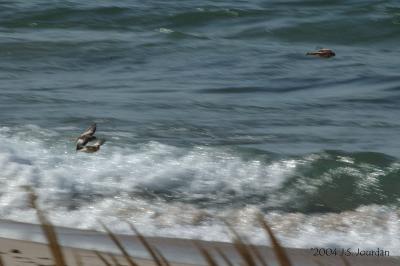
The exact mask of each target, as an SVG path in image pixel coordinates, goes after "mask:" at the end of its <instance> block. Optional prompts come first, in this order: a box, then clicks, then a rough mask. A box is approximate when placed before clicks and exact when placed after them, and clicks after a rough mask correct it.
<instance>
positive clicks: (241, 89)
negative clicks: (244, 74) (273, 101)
mask: <svg viewBox="0 0 400 266" xmlns="http://www.w3.org/2000/svg"><path fill="white" fill-rule="evenodd" d="M265 91H266V89H265V88H261V87H236V88H235V87H229V88H215V89H201V90H198V92H200V93H217V94H219V93H222V94H225V93H257V92H265Z"/></svg>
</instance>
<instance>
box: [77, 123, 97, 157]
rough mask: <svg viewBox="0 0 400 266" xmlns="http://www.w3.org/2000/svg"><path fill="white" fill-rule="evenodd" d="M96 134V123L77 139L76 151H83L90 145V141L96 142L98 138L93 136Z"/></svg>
mask: <svg viewBox="0 0 400 266" xmlns="http://www.w3.org/2000/svg"><path fill="white" fill-rule="evenodd" d="M95 132H96V123H94V124H93V125H91V126H90V127H89V128H88V129H86V130H85V132H83V133H82V134H81V135H80V136H79V137H78V138H77V139H76V150H77V151H78V150H81V149H82V148H83V147H85V145H86V144H88V142H89V141H92V140H95V139H96V137H95V136H93V135H94V133H95Z"/></svg>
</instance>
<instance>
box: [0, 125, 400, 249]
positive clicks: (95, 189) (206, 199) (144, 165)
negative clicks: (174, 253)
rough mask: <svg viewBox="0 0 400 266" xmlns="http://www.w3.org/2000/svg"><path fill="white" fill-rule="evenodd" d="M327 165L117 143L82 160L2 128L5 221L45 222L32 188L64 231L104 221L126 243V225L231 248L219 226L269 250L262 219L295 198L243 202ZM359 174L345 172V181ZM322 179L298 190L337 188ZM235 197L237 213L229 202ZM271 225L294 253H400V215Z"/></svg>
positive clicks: (283, 216)
mask: <svg viewBox="0 0 400 266" xmlns="http://www.w3.org/2000/svg"><path fill="white" fill-rule="evenodd" d="M318 158H319V156H317V155H310V156H306V157H305V158H303V159H277V160H274V159H270V160H269V159H268V160H266V159H265V158H264V159H261V158H258V157H257V156H255V157H254V158H252V159H251V160H249V159H244V158H242V157H241V156H240V155H239V154H237V153H235V152H234V151H232V150H228V149H223V148H215V147H200V146H198V147H192V148H179V147H174V146H170V145H165V144H161V143H158V142H149V143H145V144H137V145H118V143H113V142H112V141H109V142H108V143H106V144H105V145H104V147H103V148H102V150H101V151H100V152H98V153H97V154H83V153H77V152H75V150H74V143H73V141H72V140H70V138H69V137H68V136H63V135H62V134H60V133H59V132H57V131H51V130H44V129H42V128H39V127H36V126H26V127H23V128H19V129H10V128H5V127H3V128H0V171H1V172H0V217H1V218H3V219H12V220H16V221H23V222H35V221H36V220H35V216H34V212H33V211H32V210H31V209H30V208H29V206H28V204H27V200H26V195H25V193H24V192H23V191H22V190H21V188H20V186H22V185H27V184H30V185H32V186H34V187H35V188H36V190H37V192H38V194H39V196H40V203H41V206H42V207H43V208H44V209H46V210H47V211H48V212H49V215H50V217H51V220H52V221H53V222H54V223H55V224H56V225H61V226H67V227H73V228H81V229H100V228H99V226H98V220H99V219H101V220H103V221H104V222H105V223H107V224H108V225H109V226H110V227H111V228H112V229H113V230H114V231H116V232H121V233H126V232H130V231H129V228H128V227H127V225H126V224H125V223H124V222H121V221H122V220H123V219H128V220H130V221H132V222H134V223H135V224H136V225H137V227H138V228H139V229H140V230H141V231H142V232H143V233H145V234H148V235H161V236H175V237H186V238H201V239H205V240H220V241H221V240H222V241H229V239H230V237H229V235H228V234H227V232H226V227H225V225H224V224H223V223H222V222H221V220H220V218H224V219H228V220H229V221H231V222H232V223H233V224H235V225H236V226H237V227H238V229H239V230H241V231H243V232H246V234H248V235H249V238H250V239H251V240H252V241H253V242H256V243H266V240H265V238H264V235H263V233H262V232H261V231H260V229H258V226H257V222H256V221H257V219H256V214H257V213H258V212H259V211H260V209H261V208H263V206H268V205H271V204H272V205H274V206H279V204H280V202H283V203H287V202H288V201H289V200H290V198H291V197H293V195H292V194H291V193H290V192H288V193H287V194H286V195H280V196H279V197H278V196H277V197H273V196H271V197H270V198H269V200H268V203H265V202H259V203H257V202H256V203H255V202H249V203H247V204H246V203H245V202H241V203H240V204H236V205H235V204H234V201H235V199H241V200H245V199H246V197H248V196H249V193H250V194H252V195H258V196H262V195H263V194H269V193H270V194H271V195H274V194H276V193H277V191H279V189H281V188H282V186H283V185H284V183H285V182H286V181H288V180H289V179H290V178H291V177H293V175H294V174H295V173H296V170H297V168H298V167H299V166H306V165H308V164H310V163H312V162H313V161H314V160H317V159H318ZM389 168H390V169H392V168H393V169H395V168H396V165H395V164H393V165H392V166H390V167H389ZM397 168H398V167H397ZM397 168H396V169H397ZM350 170H351V169H350ZM350 170H349V169H347V168H346V167H344V168H341V170H340V171H350ZM351 171H354V169H353V170H351ZM356 174H357V175H358V173H356ZM380 174H381V172H379V171H377V170H373V171H370V174H369V175H367V178H366V179H365V181H364V183H360V185H359V186H360V189H361V188H364V187H368V186H371V185H372V186H374V185H376V178H377V176H379V175H380ZM321 178H322V179H320V180H311V181H309V182H307V181H302V182H298V183H297V185H298V186H299V187H298V188H301V189H300V191H305V192H307V191H308V193H311V194H312V193H314V192H313V191H315V190H316V189H317V188H318V187H320V186H321V185H323V182H325V181H326V180H325V181H324V178H325V179H327V180H328V181H329V180H330V178H332V177H331V176H329V175H326V176H325V177H323V176H322V177H321ZM321 182H322V183H321ZM289 191H290V190H289ZM230 195H233V196H232V204H231V203H230V202H229V198H228V200H227V199H226V198H225V197H229V196H230ZM274 201H276V202H274ZM271 202H272V203H271ZM211 203H216V204H215V206H214V205H212V204H211ZM202 204H206V205H204V206H206V207H202V206H203V205H202ZM207 204H208V205H207ZM210 204H211V205H210ZM221 204H222V205H221ZM268 219H269V221H270V224H271V225H272V227H273V228H274V230H275V231H276V232H277V234H278V236H279V237H280V238H281V239H282V241H283V242H284V243H285V245H288V246H292V247H310V245H311V244H312V245H313V246H338V245H340V246H342V247H354V248H357V247H360V248H376V247H381V248H384V249H389V250H390V251H391V253H392V254H395V252H396V250H399V247H400V243H399V241H400V240H399V238H398V233H397V232H398V231H399V227H400V215H399V210H398V208H396V207H388V206H379V205H369V206H364V207H359V208H357V209H356V210H353V211H347V212H341V213H330V214H307V215H306V214H303V213H286V212H269V213H268ZM321 236H323V237H321Z"/></svg>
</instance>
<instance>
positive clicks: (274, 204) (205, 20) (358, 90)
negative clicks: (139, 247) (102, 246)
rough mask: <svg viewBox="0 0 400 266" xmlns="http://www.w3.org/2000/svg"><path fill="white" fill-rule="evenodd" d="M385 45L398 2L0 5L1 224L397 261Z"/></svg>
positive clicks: (399, 163) (393, 63) (398, 215)
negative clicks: (326, 52) (271, 239)
mask: <svg viewBox="0 0 400 266" xmlns="http://www.w3.org/2000/svg"><path fill="white" fill-rule="evenodd" d="M399 43H400V3H399V2H398V1H397V0H396V1H395V0H393V1H390V0H379V1H378V0H376V1H374V0H352V1H339V0H336V1H329V3H328V2H327V1H322V0H321V1H317V0H315V1H311V0H309V1H300V0H292V1H273V0H271V1H257V0H254V1H226V0H225V1H201V2H199V1H192V0H188V1H168V2H165V1H151V2H146V3H143V2H142V1H122V0H121V1H111V0H103V1H91V2H85V3H84V2H82V1H51V2H49V1H39V0H33V1H22V0H21V1H2V2H0V218H1V219H11V220H15V221H24V222H33V223H35V222H36V220H35V218H34V217H35V216H34V213H33V211H32V210H31V209H30V208H29V206H28V203H27V199H26V195H25V193H24V192H23V190H22V189H21V188H20V187H21V186H23V185H27V184H29V185H32V186H33V187H34V188H35V189H36V190H37V192H38V194H39V196H40V202H41V205H42V207H43V208H44V209H46V210H47V212H48V214H49V216H50V217H51V219H52V221H54V223H55V224H56V225H60V226H67V227H73V228H83V229H100V228H99V225H98V220H99V219H101V220H102V221H104V222H105V223H106V224H108V225H109V226H110V227H111V228H112V229H113V230H114V231H116V232H120V233H129V232H130V231H129V229H128V226H127V225H126V223H125V222H124V220H129V221H131V222H133V223H135V225H136V226H137V227H138V228H139V230H140V231H142V232H143V233H144V234H147V235H155V236H172V237H185V238H201V239H207V240H223V241H229V240H230V236H229V234H227V230H226V227H225V225H224V223H223V222H222V219H225V220H228V221H230V222H231V223H232V224H234V225H236V226H237V228H238V230H239V231H241V232H243V233H245V234H247V235H248V237H249V238H250V239H251V240H252V241H253V242H255V243H267V242H266V239H265V238H264V237H263V234H260V230H259V229H258V225H257V219H256V217H257V213H258V212H262V213H263V214H264V215H265V217H266V218H267V219H268V221H269V222H270V224H271V225H272V227H273V229H274V230H275V232H276V233H277V235H278V236H279V238H280V239H281V240H282V241H283V243H284V244H285V245H287V246H291V247H303V248H304V247H311V246H313V247H315V246H319V247H333V246H334V247H336V246H341V247H346V248H349V247H354V248H377V247H379V248H381V249H386V250H389V251H390V252H391V254H400V253H399V251H398V250H400V249H399V248H400V236H399V234H398V232H399V229H400V203H399V198H400V160H399V158H400V134H399V132H400V121H399V117H400V108H399V106H400V75H399V65H400V50H399V48H398V47H399ZM322 47H328V48H331V49H333V50H334V51H335V52H336V57H334V58H330V59H321V58H314V57H309V56H305V54H306V52H309V51H313V50H315V49H318V48H322ZM92 122H96V123H98V132H97V133H96V134H97V136H98V137H101V138H105V139H106V140H107V142H106V143H105V145H104V146H102V148H101V150H100V151H99V152H98V153H96V154H84V153H77V152H76V151H75V146H74V138H76V136H77V135H79V134H80V133H81V132H82V131H83V130H84V129H85V128H86V127H87V126H89V125H90V124H91V123H92ZM396 252H397V253H396Z"/></svg>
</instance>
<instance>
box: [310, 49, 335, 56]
mask: <svg viewBox="0 0 400 266" xmlns="http://www.w3.org/2000/svg"><path fill="white" fill-rule="evenodd" d="M307 55H316V56H319V57H325V58H329V57H332V56H335V55H336V54H335V53H334V52H333V51H332V50H331V49H326V48H322V49H319V50H318V51H315V52H308V53H307Z"/></svg>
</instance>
